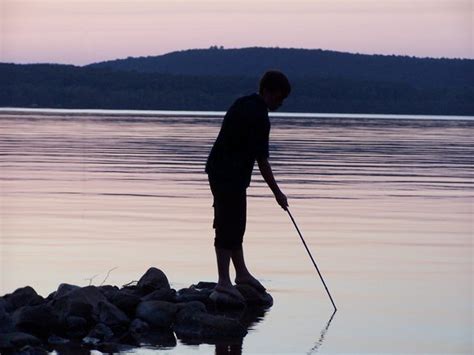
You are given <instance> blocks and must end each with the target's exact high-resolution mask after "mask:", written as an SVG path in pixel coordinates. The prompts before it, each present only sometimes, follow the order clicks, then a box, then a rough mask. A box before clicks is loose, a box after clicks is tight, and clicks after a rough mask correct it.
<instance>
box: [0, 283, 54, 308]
mask: <svg viewBox="0 0 474 355" xmlns="http://www.w3.org/2000/svg"><path fill="white" fill-rule="evenodd" d="M3 299H4V300H5V301H6V304H5V310H6V311H7V312H13V311H15V310H16V309H18V308H20V307H23V306H35V305H39V304H42V303H44V302H45V300H44V298H43V297H41V296H40V295H38V294H37V293H36V291H35V290H34V289H33V288H32V287H30V286H25V287H21V288H18V289H16V290H15V291H14V292H13V293H10V294H6V295H5V296H3Z"/></svg>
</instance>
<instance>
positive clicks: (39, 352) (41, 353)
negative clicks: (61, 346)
mask: <svg viewBox="0 0 474 355" xmlns="http://www.w3.org/2000/svg"><path fill="white" fill-rule="evenodd" d="M47 354H48V351H47V350H46V349H44V348H42V347H41V346H31V345H25V346H24V347H22V348H21V349H20V351H19V352H18V355H47Z"/></svg>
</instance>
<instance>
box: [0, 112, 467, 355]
mask: <svg viewBox="0 0 474 355" xmlns="http://www.w3.org/2000/svg"><path fill="white" fill-rule="evenodd" d="M221 120H222V116H221V115H208V116H206V114H205V113H203V114H202V115H199V114H198V115H191V114H189V115H186V114H185V115H166V113H161V114H159V115H158V114H156V115H143V114H141V113H134V112H128V113H126V114H121V115H116V114H107V112H106V111H104V112H101V113H90V112H82V113H81V112H69V113H68V111H67V110H64V112H61V113H57V112H56V113H54V112H50V113H48V112H42V113H38V112H35V111H31V112H5V111H4V112H0V154H1V171H0V198H1V199H0V202H1V203H0V212H1V215H0V256H1V261H0V267H1V272H0V295H4V294H5V293H10V292H13V291H14V290H15V289H16V288H18V287H23V286H26V285H30V286H32V287H33V288H34V289H35V290H36V291H37V292H38V293H39V294H41V295H42V296H44V297H46V296H47V295H48V294H49V293H50V292H52V291H54V290H56V289H57V287H58V285H59V284H60V283H62V282H66V283H70V284H76V285H79V286H86V285H88V284H89V283H90V282H92V284H94V285H99V284H101V283H102V282H103V281H104V279H105V278H106V275H107V272H108V271H109V270H110V269H113V268H116V269H114V270H113V271H111V272H110V275H109V276H108V278H107V279H106V281H105V283H106V284H112V285H117V286H119V287H121V286H122V285H124V284H126V283H128V282H130V281H132V280H138V279H139V278H140V276H141V275H143V273H144V272H145V271H146V270H147V269H148V268H149V267H151V266H155V267H157V268H160V269H161V270H163V271H164V272H165V273H166V275H167V276H168V278H169V280H170V283H171V286H172V287H173V288H175V289H179V288H183V287H187V286H189V285H190V284H192V283H196V282H198V281H201V280H203V281H204V280H205V281H216V265H215V254H214V249H213V238H214V230H213V229H212V218H213V209H212V195H211V192H210V190H209V187H208V183H207V176H206V174H205V173H204V164H205V161H206V158H207V155H208V154H209V151H210V149H211V146H212V144H213V142H214V140H215V138H216V136H217V133H218V131H219V128H220V124H221ZM271 122H272V128H271V135H270V162H271V164H272V168H273V171H274V174H275V177H276V180H277V181H278V183H279V185H280V188H281V189H282V190H283V192H284V193H285V194H286V195H287V196H288V202H289V207H290V211H291V213H292V215H293V217H294V218H295V220H296V222H297V224H298V227H299V228H300V230H301V232H302V234H303V236H304V238H305V241H306V243H307V244H308V247H309V248H310V249H311V251H312V254H313V256H314V258H315V260H316V262H317V264H318V267H319V269H320V271H321V273H322V275H323V277H324V279H325V281H326V284H327V286H328V288H329V290H330V291H331V294H332V296H333V298H334V301H335V303H336V305H337V306H338V311H337V312H336V313H335V314H334V316H333V317H332V315H333V308H332V305H331V302H330V300H329V298H328V295H327V294H326V291H325V289H324V287H323V285H322V283H321V280H320V279H319V276H318V274H317V272H316V270H315V268H314V266H313V265H312V263H311V260H310V259H309V257H308V255H307V253H306V251H305V249H304V246H303V245H302V243H301V240H300V239H299V236H298V234H297V232H296V230H295V228H294V226H293V224H292V222H291V220H290V219H289V216H288V215H287V213H286V212H285V211H283V210H282V209H281V208H280V207H279V206H278V205H277V203H276V201H275V199H274V198H273V196H272V194H271V191H270V189H269V188H268V187H267V186H266V185H265V183H264V181H263V179H262V177H261V176H260V175H259V174H258V168H257V166H255V169H254V173H253V177H252V183H251V186H250V187H249V189H248V218H247V229H246V234H245V238H244V251H245V256H246V260H247V264H248V266H249V269H250V270H251V271H252V272H253V274H254V275H255V276H256V277H257V278H258V279H259V280H260V281H261V282H262V283H263V284H264V285H265V287H266V288H267V290H268V291H269V293H270V294H271V295H272V296H273V298H274V305H273V307H272V308H270V309H269V310H268V312H267V313H266V314H265V315H264V317H263V319H261V320H260V321H259V322H257V323H256V324H254V326H252V327H251V329H249V333H248V334H247V336H246V337H245V338H244V339H243V343H242V345H241V347H242V353H244V354H252V353H274V354H277V353H280V354H282V353H292V354H314V353H328V354H336V353H395V354H407V353H410V354H411V353H443V354H448V353H466V354H468V353H472V351H473V313H472V312H473V311H472V310H473V308H472V285H473V278H472V274H473V255H474V254H473V205H474V199H473V197H474V179H473V178H474V172H473V157H474V144H473V143H474V142H473V136H474V120H473V119H472V117H471V118H466V119H463V118H457V119H452V120H448V119H435V118H433V119H430V118H428V119H426V118H425V119H415V117H412V118H409V117H408V118H407V117H399V118H397V117H390V118H386V119H381V118H371V117H366V118H364V117H342V118H339V117H291V116H290V117H282V116H274V117H271ZM231 272H233V269H232V268H231ZM91 279H92V280H91ZM215 351H217V350H216V349H215V346H214V345H212V344H201V345H194V346H190V345H186V344H183V343H181V342H180V341H178V344H177V346H176V347H172V348H166V349H163V352H165V353H167V354H188V353H189V354H209V353H214V352H215ZM153 352H155V350H154V349H153V348H151V347H150V348H149V349H146V348H140V349H136V350H135V351H133V352H130V353H143V354H148V353H149V354H151V353H153Z"/></svg>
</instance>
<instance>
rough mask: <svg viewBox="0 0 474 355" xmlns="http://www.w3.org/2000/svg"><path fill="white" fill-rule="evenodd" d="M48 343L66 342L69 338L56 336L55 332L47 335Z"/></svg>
mask: <svg viewBox="0 0 474 355" xmlns="http://www.w3.org/2000/svg"><path fill="white" fill-rule="evenodd" d="M48 343H49V344H53V345H57V344H66V343H69V339H65V338H63V337H60V336H57V335H56V334H52V335H50V336H49V337H48Z"/></svg>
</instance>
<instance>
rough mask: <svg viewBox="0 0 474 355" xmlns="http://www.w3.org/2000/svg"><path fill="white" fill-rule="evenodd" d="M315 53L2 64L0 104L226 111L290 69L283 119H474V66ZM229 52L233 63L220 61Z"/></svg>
mask: <svg viewBox="0 0 474 355" xmlns="http://www.w3.org/2000/svg"><path fill="white" fill-rule="evenodd" d="M249 50H250V52H248V51H249ZM262 50H263V51H262ZM227 51H229V53H227V54H226V52H227ZM238 51H242V53H241V54H242V55H241V57H240V61H239V60H238V58H239V56H238ZM254 51H255V52H254ZM272 51H276V52H272ZM278 51H283V52H281V53H283V54H284V55H283V54H282V56H281V58H280V59H279V60H280V61H281V62H282V63H283V61H286V62H288V63H290V62H291V51H295V52H294V53H293V57H294V63H296V64H298V65H296V64H294V66H293V67H291V68H293V69H291V68H290V67H285V65H286V64H285V65H283V64H281V65H280V66H278V65H276V64H275V63H274V62H272V60H270V59H268V58H267V56H266V55H267V54H268V55H270V53H273V55H274V56H275V57H277V58H278V55H277V54H278V53H279V52H278ZM299 51H303V52H301V53H302V54H301V53H300V52H299ZM310 52H315V53H316V54H317V53H319V54H320V55H321V56H323V57H324V58H326V59H327V57H328V56H332V57H331V58H332V59H331V60H330V61H326V62H324V61H323V62H324V63H325V64H324V65H325V66H324V65H323V64H321V63H323V62H321V63H320V64H318V65H310V64H309V62H308V63H306V64H304V62H303V61H302V59H301V56H303V57H304V56H307V55H308V54H307V53H306V52H304V50H282V49H262V48H256V49H241V50H224V49H209V50H195V51H183V52H176V53H174V54H173V53H171V54H168V55H165V56H160V57H151V58H135V59H134V58H129V59H125V60H123V61H115V62H105V63H102V64H94V65H90V66H85V67H78V66H72V65H59V64H29V65H19V64H7V63H0V106H2V107H6V106H10V107H49V108H102V109H144V110H146V109H150V110H151V109H153V110H219V111H224V110H226V109H227V108H228V107H229V105H230V104H231V103H232V102H233V101H234V100H235V99H236V98H237V97H238V96H240V95H245V94H250V93H252V92H255V91H257V85H258V79H259V77H260V75H261V73H262V72H263V71H264V69H265V68H269V67H271V68H277V69H281V70H283V71H285V72H286V73H287V74H288V76H289V78H290V80H291V83H292V86H293V91H292V94H291V96H290V97H289V98H288V99H287V100H286V101H285V103H284V106H283V107H282V108H281V111H293V112H338V113H393V114H446V115H473V114H474V80H473V73H474V65H473V63H474V61H473V60H456V59H424V58H409V57H391V56H362V55H355V54H347V53H337V52H328V51H310ZM249 53H250V54H252V56H251V59H248V56H249ZM213 54H214V56H213ZM224 54H225V55H229V56H230V57H232V58H233V59H232V60H231V59H229V60H227V59H226V60H222V58H221V60H220V61H219V60H218V59H219V57H221V56H222V55H224ZM257 54H260V56H261V58H260V59H259V60H257V59H256V57H255V55H257ZM264 54H265V55H264ZM300 54H301V55H300ZM173 55H175V56H176V57H175V58H174V59H173V60H171V61H169V57H170V56H171V57H172V56H173ZM312 55H314V53H312ZM203 56H204V57H203ZM163 57H166V60H165V63H168V64H167V65H165V64H163V63H161V64H159V65H158V64H156V65H155V67H154V68H155V69H156V70H151V69H150V68H153V65H152V64H150V63H151V62H153V59H155V60H157V63H158V62H159V60H158V59H159V58H161V59H163ZM316 57H317V56H316ZM374 57H377V58H374ZM183 58H184V59H183ZM203 58H205V59H203ZM213 58H214V59H213ZM216 58H217V59H216ZM236 58H237V59H236ZM351 58H352V61H351ZM244 59H248V61H246V60H244ZM321 60H322V59H321ZM364 60H365V61H366V63H365V64H364ZM167 61H168V62H167ZM331 61H332V62H331ZM206 62H208V63H209V64H208V65H204V64H203V63H206ZM330 62H331V63H332V64H331V63H330ZM219 63H220V65H219ZM233 63H234V64H235V67H232V64H233ZM238 63H240V67H238V68H237V69H236V67H237V66H238ZM252 63H253V64H252ZM384 63H385V64H384ZM410 63H411V64H410ZM132 64H133V65H132ZM145 64H146V65H145ZM178 64H179V65H178ZM142 65H143V67H142ZM288 65H289V64H288ZM303 65H306V67H303ZM384 65H386V66H385V67H384ZM328 66H330V67H331V68H332V69H331V70H330V69H328V68H329V67H328ZM231 67H232V68H231ZM316 67H318V68H319V69H318V70H316V69H315V68H316ZM163 68H167V70H165V69H163ZM205 68H207V69H206V70H204V69H205ZM321 68H326V69H324V70H322V69H321ZM211 69H212V70H211ZM290 69H291V70H290ZM160 71H161V72H160ZM415 75H418V77H415Z"/></svg>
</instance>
